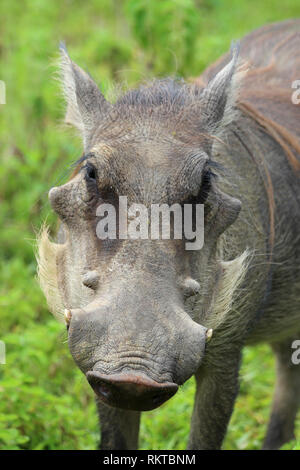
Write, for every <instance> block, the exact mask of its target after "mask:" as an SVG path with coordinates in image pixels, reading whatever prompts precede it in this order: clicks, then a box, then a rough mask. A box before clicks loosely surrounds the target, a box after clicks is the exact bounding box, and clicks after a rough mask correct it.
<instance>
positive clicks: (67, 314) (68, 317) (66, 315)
mask: <svg viewBox="0 0 300 470" xmlns="http://www.w3.org/2000/svg"><path fill="white" fill-rule="evenodd" d="M64 318H65V322H66V325H67V326H69V324H70V321H71V318H72V313H71V310H69V309H67V308H65V311H64Z"/></svg>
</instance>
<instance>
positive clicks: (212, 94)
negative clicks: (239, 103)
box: [200, 43, 245, 131]
mask: <svg viewBox="0 0 300 470" xmlns="http://www.w3.org/2000/svg"><path fill="white" fill-rule="evenodd" d="M238 57H239V44H238V43H237V44H233V45H232V47H231V60H230V62H229V63H228V64H227V65H225V67H223V68H222V69H221V70H220V71H219V72H218V73H217V75H215V77H214V78H213V79H212V80H211V81H210V82H209V83H208V85H207V86H206V88H204V90H203V92H202V93H201V97H200V99H201V112H202V113H203V114H204V116H205V117H204V119H205V121H206V123H207V126H208V128H209V129H210V130H212V131H215V130H216V129H219V130H220V125H221V127H222V125H226V124H227V123H228V122H229V121H230V120H231V118H232V110H233V107H234V104H235V101H236V97H237V93H238V88H239V83H240V79H241V78H242V75H244V73H245V70H244V68H241V69H238V70H237V64H238ZM221 122H222V124H221Z"/></svg>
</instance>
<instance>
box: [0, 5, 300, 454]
mask: <svg viewBox="0 0 300 470" xmlns="http://www.w3.org/2000/svg"><path fill="white" fill-rule="evenodd" d="M299 14H300V5H299V2H298V0H286V1H285V3H284V8H283V4H282V0H264V1H262V0H253V1H251V2H241V1H240V0H232V1H230V2H227V1H221V0H213V1H208V0H170V1H164V2H161V1H158V0H152V1H151V2H150V1H146V0H126V1H120V0H118V1H117V0H115V1H113V0H111V1H109V0H101V1H100V0H99V1H96V0H90V1H89V2H79V0H73V1H71V0H69V1H67V0H61V1H60V2H45V1H44V0H30V1H29V0H24V1H23V2H17V1H11V0H2V1H1V3H0V31H1V36H0V63H1V68H0V70H1V75H0V79H1V80H4V81H5V83H6V103H7V104H6V105H1V110H0V142H1V147H0V152H1V153H0V155H1V165H0V224H1V232H0V262H1V271H0V339H1V340H3V341H5V343H6V347H7V364H6V365H0V448H2V449H91V448H95V447H96V445H97V441H98V423H97V416H96V412H95V405H94V401H93V397H92V392H91V390H90V388H89V386H88V384H87V383H86V380H85V379H84V377H83V376H82V374H81V373H80V372H79V371H78V370H77V369H76V367H75V365H74V364H73V362H72V359H71V358H70V354H69V352H68V349H67V345H66V333H65V331H64V328H63V327H62V326H61V325H59V324H57V323H56V322H55V320H54V319H53V318H52V317H51V316H50V314H49V313H48V311H47V307H46V304H45V300H44V297H43V295H42V294H41V292H40V290H39V287H38V285H37V282H36V279H35V271H36V263H35V260H34V255H33V249H34V238H35V232H36V230H38V228H39V227H40V225H41V222H42V220H44V219H45V217H48V222H49V223H50V224H52V225H53V226H54V221H55V219H54V217H53V214H51V212H50V209H49V205H48V201H47V192H48V190H49V188H50V187H51V186H53V185H55V184H57V183H58V182H60V181H61V182H63V181H65V180H66V177H67V175H68V173H69V166H70V164H71V163H72V162H73V161H74V160H75V159H77V158H78V157H79V156H80V154H81V143H80V141H79V140H78V139H77V138H75V137H73V136H72V134H70V133H65V132H63V131H62V129H60V122H61V119H62V116H63V103H62V100H61V98H60V96H59V87H58V83H57V82H56V81H55V80H54V79H53V75H54V72H55V67H53V65H52V64H53V62H54V60H55V59H56V58H57V46H58V41H59V40H60V39H64V40H65V41H66V43H67V46H68V49H69V52H70V54H71V56H72V58H73V59H74V60H75V61H77V62H78V63H79V64H80V65H82V66H84V67H86V68H87V69H88V70H89V71H90V73H91V74H92V76H94V77H95V78H96V79H97V80H98V82H99V85H100V87H101V88H102V90H103V91H104V92H105V93H109V90H110V87H111V83H112V82H117V83H122V84H123V83H126V84H128V85H129V86H133V85H135V84H136V83H137V82H138V81H140V80H144V79H145V78H151V77H152V76H155V75H157V76H164V75H183V76H185V77H190V76H197V75H199V74H200V73H201V71H202V70H203V69H204V68H205V66H207V65H208V64H209V63H211V62H212V61H213V60H215V59H217V57H218V56H219V55H220V54H222V53H223V52H225V51H226V50H227V49H228V47H229V45H230V42H231V40H232V39H237V38H239V37H241V36H243V35H244V34H245V33H246V32H248V31H250V30H251V29H253V28H256V27H259V26H260V25H262V24H264V23H266V22H270V21H278V20H283V19H285V18H290V17H296V16H299ZM273 381H274V364H273V358H272V356H271V353H270V352H269V349H268V347H267V346H259V347H256V348H252V349H246V351H245V355H244V362H243V367H242V371H241V393H240V396H239V398H238V400H237V403H236V407H235V411H234V415H233V417H232V420H231V423H230V427H229V432H228V435H227V437H226V440H225V443H224V448H225V449H256V448H259V447H260V446H261V443H262V439H263V435H264V432H265V428H266V423H267V418H268V414H269V408H270V399H271V395H272V387H273ZM193 393H194V384H193V380H191V381H189V383H187V384H186V385H185V386H184V387H183V389H182V390H181V391H180V392H179V393H178V394H177V395H176V396H175V397H174V399H172V400H171V401H170V402H169V403H167V404H166V405H165V406H163V407H162V408H161V409H159V410H155V411H153V412H148V413H145V414H144V416H143V420H142V428H141V438H140V443H141V447H142V448H144V449H145V448H149V449H174V448H175V449H183V448H184V447H185V443H186V440H187V435H188V430H189V420H190V414H191V409H192V403H193ZM297 429H298V438H299V437H300V432H299V422H298V423H297ZM286 447H287V448H297V444H295V443H291V444H289V445H288V446H286ZM298 448H299V445H298Z"/></svg>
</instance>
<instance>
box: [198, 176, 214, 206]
mask: <svg viewBox="0 0 300 470" xmlns="http://www.w3.org/2000/svg"><path fill="white" fill-rule="evenodd" d="M213 176H214V173H213V172H212V171H211V170H210V169H208V170H206V171H205V172H204V173H203V176H202V182H201V188H200V191H199V193H198V196H197V202H198V203H199V204H204V203H205V201H206V199H207V197H208V194H209V191H210V188H211V179H212V177H213Z"/></svg>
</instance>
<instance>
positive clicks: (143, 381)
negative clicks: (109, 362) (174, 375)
mask: <svg viewBox="0 0 300 470" xmlns="http://www.w3.org/2000/svg"><path fill="white" fill-rule="evenodd" d="M86 376H87V379H88V381H89V384H90V385H91V387H92V388H93V390H94V392H95V393H96V395H97V396H98V397H99V398H100V399H101V401H103V402H104V403H106V404H108V405H111V406H117V407H119V408H125V409H131V410H136V411H148V410H152V409H154V408H156V407H158V406H160V405H162V404H163V403H164V402H165V401H167V400H168V399H169V398H171V397H172V396H173V395H175V393H176V392H177V390H178V385H176V384H174V383H171V382H164V383H158V382H156V381H154V380H150V379H149V378H148V377H146V376H145V375H143V374H139V375H135V374H125V373H120V374H113V375H104V374H100V373H99V372H97V371H89V372H87V374H86Z"/></svg>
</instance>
